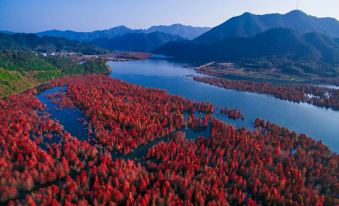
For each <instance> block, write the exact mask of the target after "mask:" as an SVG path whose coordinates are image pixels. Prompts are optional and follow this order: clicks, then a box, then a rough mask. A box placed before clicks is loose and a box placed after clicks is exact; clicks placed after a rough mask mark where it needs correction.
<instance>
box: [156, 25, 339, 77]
mask: <svg viewBox="0 0 339 206" xmlns="http://www.w3.org/2000/svg"><path fill="white" fill-rule="evenodd" d="M155 52H156V53H159V54H163V55H167V56H173V57H176V58H177V59H179V60H184V61H190V62H197V63H203V62H208V61H231V62H236V63H238V64H239V65H243V66H246V67H250V66H251V67H258V68H271V67H272V66H273V67H278V68H279V69H281V70H282V71H283V72H286V73H297V74H298V73H312V74H319V75H336V74H338V73H339V71H338V65H339V44H338V43H337V42H336V41H335V40H334V39H332V38H329V37H327V36H325V35H323V34H319V33H315V32H309V33H305V34H301V33H299V32H297V31H294V30H291V29H287V28H275V29H270V30H267V31H265V32H263V33H260V34H257V35H255V36H252V37H230V38H225V39H223V40H220V41H217V42H212V43H205V42H203V43H200V42H197V41H181V42H171V43H168V44H166V45H164V46H162V47H160V48H158V49H157V50H156V51H155Z"/></svg>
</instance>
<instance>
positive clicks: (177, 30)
mask: <svg viewBox="0 0 339 206" xmlns="http://www.w3.org/2000/svg"><path fill="white" fill-rule="evenodd" d="M209 29H210V28H208V27H192V26H186V25H182V24H173V25H169V26H164V25H160V26H152V27H150V28H148V29H130V28H128V27H126V26H118V27H113V28H111V29H105V30H97V31H93V32H76V31H70V30H66V31H60V30H49V31H44V32H38V33H37V35H39V36H54V37H63V38H66V39H71V40H78V41H93V40H96V39H101V38H107V39H109V38H115V37H120V36H123V35H125V34H131V33H133V34H136V33H138V34H139V33H145V34H149V33H153V32H162V33H166V34H170V35H174V36H180V37H182V38H184V39H190V40H192V39H195V38H196V37H198V36H200V35H201V34H203V33H205V32H207V31H208V30H209Z"/></svg>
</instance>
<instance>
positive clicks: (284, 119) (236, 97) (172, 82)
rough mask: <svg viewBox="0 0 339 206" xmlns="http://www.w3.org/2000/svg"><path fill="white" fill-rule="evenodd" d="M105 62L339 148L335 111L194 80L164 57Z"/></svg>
mask: <svg viewBox="0 0 339 206" xmlns="http://www.w3.org/2000/svg"><path fill="white" fill-rule="evenodd" d="M108 64H109V65H110V66H111V67H112V72H111V73H110V76H111V77H112V78H116V79H121V80H124V81H127V82H130V83H133V84H138V85H142V86H144V87H148V88H159V89H163V90H167V91H168V92H169V93H170V94H175V95H180V96H183V97H185V98H188V99H191V100H194V101H204V102H211V103H212V104H213V105H214V106H215V107H216V112H215V117H216V118H218V119H222V120H223V121H226V122H229V123H231V124H233V125H235V126H237V127H247V128H253V122H254V120H255V119H256V118H257V117H259V118H262V119H265V120H269V121H271V122H273V123H276V124H278V125H281V126H284V127H287V128H289V129H291V130H293V131H295V132H297V133H304V134H307V135H309V136H310V137H312V138H314V139H316V140H321V141H322V142H323V143H324V144H326V145H327V146H329V147H330V149H331V150H332V151H335V152H339V112H338V111H334V110H331V109H324V108H319V107H316V106H313V105H309V104H306V103H292V102H289V101H285V100H280V99H276V98H274V97H271V96H267V95H262V94H254V93H249V92H241V91H236V90H230V89H223V88H219V87H216V86H211V85H208V84H204V83H200V82H196V81H194V80H193V79H192V75H199V74H197V73H196V72H195V71H194V69H192V68H187V67H185V66H184V65H182V64H178V63H174V62H171V61H169V60H166V59H160V58H152V59H147V60H141V61H126V62H108ZM50 92H53V90H48V91H45V92H43V93H42V94H40V95H38V98H39V99H40V100H41V101H42V102H43V103H45V104H46V105H47V112H49V113H50V114H51V115H52V117H53V118H55V119H57V120H58V121H59V122H60V123H61V124H63V125H64V127H65V129H66V130H68V131H70V132H71V133H72V134H73V135H74V136H84V135H85V131H86V128H84V126H83V125H82V123H79V122H80V121H79V119H81V118H83V117H82V114H81V111H78V110H72V109H58V108H56V107H55V105H53V104H52V103H51V102H50V101H49V100H48V98H46V94H48V93H50ZM221 107H229V108H236V109H239V110H240V111H241V112H242V113H243V114H244V115H245V120H236V121H234V120H231V119H228V118H227V117H225V116H222V115H220V114H218V111H219V108H221Z"/></svg>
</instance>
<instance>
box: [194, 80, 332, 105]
mask: <svg viewBox="0 0 339 206" xmlns="http://www.w3.org/2000/svg"><path fill="white" fill-rule="evenodd" d="M193 79H194V80H195V81H199V82H204V83H207V84H211V85H215V86H218V87H223V88H226V89H236V90H241V91H247V92H254V93H259V94H269V95H272V96H274V97H276V98H279V99H282V100H288V101H292V102H297V103H299V102H305V103H309V104H313V105H316V106H319V107H326V108H332V109H334V110H339V89H330V88H325V87H318V86H309V85H282V84H271V83H268V82H253V81H245V80H230V79H223V78H214V77H197V76H195V77H193Z"/></svg>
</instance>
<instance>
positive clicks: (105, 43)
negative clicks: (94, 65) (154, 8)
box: [91, 32, 184, 51]
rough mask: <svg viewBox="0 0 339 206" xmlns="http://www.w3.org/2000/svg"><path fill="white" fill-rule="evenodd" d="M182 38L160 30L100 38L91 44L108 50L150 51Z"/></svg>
mask: <svg viewBox="0 0 339 206" xmlns="http://www.w3.org/2000/svg"><path fill="white" fill-rule="evenodd" d="M181 40H184V39H183V38H182V37H180V36H177V35H172V34H167V33H162V32H152V33H129V34H125V35H123V36H118V37H115V38H100V39H96V40H94V41H93V42H91V43H93V44H95V45H97V46H99V47H102V48H105V49H109V50H127V51H129V50H130V51H152V50H154V49H156V48H158V47H159V46H162V45H164V44H166V43H168V42H171V41H181Z"/></svg>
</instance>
